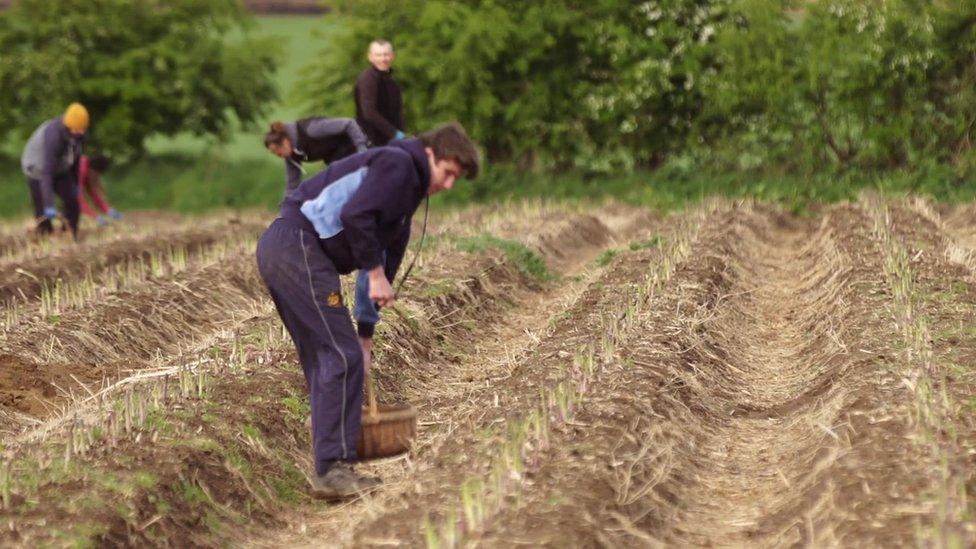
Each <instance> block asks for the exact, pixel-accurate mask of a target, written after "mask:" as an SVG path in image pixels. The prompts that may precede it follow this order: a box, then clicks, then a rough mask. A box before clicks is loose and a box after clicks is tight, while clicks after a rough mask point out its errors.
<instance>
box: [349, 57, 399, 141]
mask: <svg viewBox="0 0 976 549" xmlns="http://www.w3.org/2000/svg"><path fill="white" fill-rule="evenodd" d="M354 95H355V99H356V122H358V123H359V126H360V127H362V128H363V131H364V132H366V136H367V137H369V140H370V141H371V142H372V143H373V146H377V147H378V146H381V145H386V144H387V143H389V142H390V140H392V139H393V137H394V136H396V133H397V131H402V130H403V98H402V97H401V95H400V86H399V84H397V82H396V80H394V79H393V70H392V69H390V70H389V71H381V70H378V69H377V68H376V67H370V68H368V69H366V70H364V71H363V72H362V73H361V74H360V75H359V78H357V79H356V88H355V92H354Z"/></svg>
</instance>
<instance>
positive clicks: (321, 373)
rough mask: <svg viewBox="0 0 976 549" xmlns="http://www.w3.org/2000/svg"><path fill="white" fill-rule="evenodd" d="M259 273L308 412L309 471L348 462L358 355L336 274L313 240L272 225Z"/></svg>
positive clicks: (355, 422) (359, 384)
mask: <svg viewBox="0 0 976 549" xmlns="http://www.w3.org/2000/svg"><path fill="white" fill-rule="evenodd" d="M257 260H258V270H259V271H260V273H261V278H263V279H264V283H265V284H266V285H267V286H268V290H269V291H270V292H271V298H272V299H273V300H274V304H275V307H277V309H278V315H279V316H281V320H282V322H284V324H285V328H287V329H288V333H289V334H291V338H292V340H293V341H294V342H295V347H296V348H297V350H298V359H299V360H300V361H301V363H302V369H303V370H304V371H305V382H306V384H307V386H308V393H309V402H310V404H311V408H312V448H313V451H314V454H315V469H316V471H317V472H318V474H324V473H325V471H326V470H327V468H328V465H329V463H330V462H332V461H335V460H346V461H353V460H355V459H356V447H357V445H358V443H359V430H360V415H361V414H362V404H363V355H362V349H361V348H360V347H359V341H358V338H357V336H356V331H355V330H354V329H353V325H352V319H351V318H350V317H349V310H348V309H347V308H346V305H345V303H344V300H343V299H342V289H341V287H340V285H339V273H338V272H337V271H336V269H335V266H334V265H333V263H332V260H331V259H329V257H328V256H327V255H326V254H325V252H324V251H323V250H322V247H321V246H320V245H319V241H318V236H317V235H315V234H314V233H310V232H307V231H305V230H303V229H300V228H298V227H294V226H292V225H291V224H289V223H288V222H286V221H284V220H282V219H277V220H275V221H274V223H272V224H271V226H270V227H268V229H267V230H266V231H264V234H262V235H261V238H260V239H259V240H258V249H257Z"/></svg>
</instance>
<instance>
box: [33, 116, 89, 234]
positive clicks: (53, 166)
mask: <svg viewBox="0 0 976 549" xmlns="http://www.w3.org/2000/svg"><path fill="white" fill-rule="evenodd" d="M87 134H88V110H87V109H85V107H84V106H82V105H81V104H79V103H72V104H71V105H68V108H67V110H65V112H64V115H63V116H60V117H58V118H52V119H51V120H48V121H46V122H44V123H43V124H41V125H40V126H38V128H37V129H36V130H34V133H33V134H32V135H31V137H30V139H29V140H28V141H27V145H26V146H25V147H24V153H23V154H22V155H21V157H20V166H21V169H22V170H23V171H24V175H26V176H27V186H28V188H29V189H30V195H31V200H32V201H33V202H34V218H35V219H36V221H37V231H38V232H39V233H41V234H46V233H51V232H53V231H54V226H53V224H52V223H51V222H52V221H53V220H54V218H56V217H58V215H59V214H58V210H57V208H56V207H55V206H54V195H57V196H58V197H59V198H61V203H62V205H63V206H64V216H65V219H66V220H67V222H68V226H69V227H70V228H71V235H72V236H73V237H75V238H78V218H79V217H80V213H79V207H78V162H79V160H80V159H81V155H82V152H83V151H84V147H85V138H86V136H87Z"/></svg>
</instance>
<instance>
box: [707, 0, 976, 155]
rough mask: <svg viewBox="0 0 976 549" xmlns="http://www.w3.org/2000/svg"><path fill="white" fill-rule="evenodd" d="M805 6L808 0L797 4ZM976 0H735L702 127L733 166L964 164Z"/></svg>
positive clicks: (719, 42) (713, 148)
mask: <svg viewBox="0 0 976 549" xmlns="http://www.w3.org/2000/svg"><path fill="white" fill-rule="evenodd" d="M801 8H802V9H801ZM974 8H976V3H974V2H972V1H961V2H936V1H921V0H825V1H821V2H787V1H782V0H743V1H740V2H737V3H736V4H735V6H734V8H733V10H732V16H731V17H729V18H728V19H727V20H726V21H725V22H724V23H723V24H722V25H721V26H720V28H719V29H718V31H717V38H716V41H715V49H716V55H717V56H718V57H717V59H718V64H719V66H720V67H721V70H720V71H718V72H717V73H715V74H712V75H710V76H708V77H706V78H705V79H704V81H703V93H704V96H705V99H706V101H705V104H706V109H705V112H704V113H703V115H702V117H701V119H700V120H699V124H698V127H697V130H698V135H697V136H698V138H699V139H700V141H701V142H702V143H707V144H708V145H709V146H708V147H699V148H698V150H697V151H695V152H696V153H697V154H699V155H701V154H705V153H707V154H709V155H712V156H713V160H715V161H717V162H718V163H719V164H720V165H724V166H725V167H727V168H736V169H743V168H746V169H748V168H752V167H756V166H763V165H776V166H780V167H785V168H787V169H790V170H791V171H805V170H806V171H811V170H812V171H816V170H820V169H822V168H824V167H827V168H840V169H851V168H857V169H867V170H878V169H881V170H892V169H906V168H908V169H917V168H919V167H921V166H922V165H923V164H944V163H949V164H953V165H957V166H959V167H960V168H961V169H963V170H964V171H965V170H968V169H969V168H968V167H967V165H968V164H969V163H971V162H972V160H971V152H970V149H971V145H970V144H971V141H972V137H973V121H974V118H973V117H974V114H976V111H974V107H976V104H974V95H973V93H974V92H973V87H974V85H976V81H974V76H976V74H974V72H973V69H974V68H976V65H974V62H973V56H974V54H976V47H974V46H976V33H974V28H973V24H974V22H976V9H974Z"/></svg>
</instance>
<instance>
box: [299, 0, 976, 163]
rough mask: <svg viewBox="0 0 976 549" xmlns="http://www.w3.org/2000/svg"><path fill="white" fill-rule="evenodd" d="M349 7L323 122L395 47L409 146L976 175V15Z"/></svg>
mask: <svg viewBox="0 0 976 549" xmlns="http://www.w3.org/2000/svg"><path fill="white" fill-rule="evenodd" d="M335 4H336V7H337V10H336V13H335V14H334V15H333V17H337V18H340V20H341V21H343V22H345V23H346V32H345V34H343V35H342V36H341V37H339V38H338V39H337V41H336V42H334V43H332V44H330V48H329V49H328V51H323V52H322V55H321V56H319V57H318V58H316V61H315V63H314V64H312V65H310V66H309V68H308V71H307V78H306V79H305V81H304V82H303V83H302V85H301V88H300V91H299V94H300V95H301V96H303V97H304V98H306V99H307V100H308V101H309V103H310V104H311V105H313V106H314V107H315V108H316V109H318V110H320V111H323V112H327V113H342V114H345V115H348V114H351V112H352V101H351V95H352V82H354V80H355V77H356V75H357V74H358V72H359V71H361V70H363V69H364V68H365V67H366V66H367V65H366V60H365V50H366V45H367V44H368V42H369V41H370V40H371V39H373V38H376V37H382V38H386V39H389V40H391V41H392V42H393V43H394V45H395V47H396V49H397V55H398V58H397V61H396V63H395V74H396V77H397V79H398V80H399V81H400V82H401V85H402V86H403V88H404V96H405V98H406V105H407V111H408V112H407V114H408V124H409V129H410V130H412V131H420V130H423V129H425V128H427V127H429V126H431V125H432V124H434V123H436V122H439V121H442V120H445V119H451V118H453V119H458V120H461V121H462V122H463V123H464V124H465V125H466V126H467V127H468V129H469V130H470V132H471V133H472V135H473V136H474V137H475V138H476V139H478V140H479V141H480V142H481V143H483V145H484V146H485V148H486V149H487V152H488V156H489V159H491V160H495V161H514V163H515V164H516V165H518V166H519V167H520V168H522V169H523V170H524V169H525V168H528V167H536V168H556V169H566V168H575V169H580V170H582V171H584V172H595V173H607V172H613V171H627V170H630V169H633V168H639V167H642V166H643V167H648V166H650V167H654V166H659V165H661V163H663V162H669V163H671V162H678V163H685V164H691V165H695V166H708V167H713V168H716V169H726V170H727V169H736V170H742V169H746V170H750V169H757V168H770V167H773V168H774V169H775V170H781V171H785V172H788V173H813V172H816V173H823V172H824V171H831V170H833V171H844V170H852V169H865V170H882V171H883V170H906V169H907V170H912V169H920V168H921V167H923V165H943V164H947V165H951V166H953V167H954V168H955V169H956V173H957V176H958V177H959V178H965V177H967V176H968V175H969V173H970V172H971V171H972V170H973V168H976V155H974V154H973V153H972V147H971V143H972V138H973V126H974V121H976V118H974V117H976V104H974V102H976V63H974V58H976V30H974V22H976V1H974V0H960V1H955V2H941V1H938V0H822V1H818V2H808V1H803V0H658V1H645V2H633V1H627V0H591V1H588V2H584V1H578V0H540V1H538V2H521V1H516V0H454V1H449V0H428V1H422V0H403V1H400V2H386V1H384V0H337V1H336V2H335Z"/></svg>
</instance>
